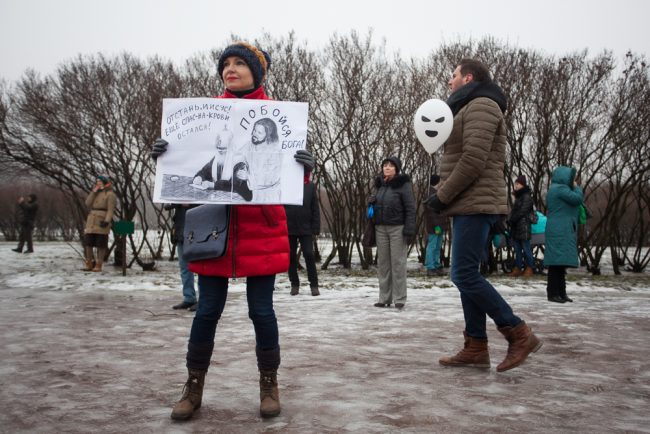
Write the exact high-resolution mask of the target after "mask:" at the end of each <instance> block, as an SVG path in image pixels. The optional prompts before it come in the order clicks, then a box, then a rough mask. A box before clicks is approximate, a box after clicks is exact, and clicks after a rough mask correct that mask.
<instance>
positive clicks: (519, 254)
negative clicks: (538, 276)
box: [512, 240, 535, 270]
mask: <svg viewBox="0 0 650 434" xmlns="http://www.w3.org/2000/svg"><path fill="white" fill-rule="evenodd" d="M512 241H513V244H514V246H515V266H516V267H519V269H521V270H523V269H524V268H526V267H530V268H533V267H534V265H535V260H534V259H533V250H532V249H531V247H530V240H512ZM524 261H525V262H524Z"/></svg>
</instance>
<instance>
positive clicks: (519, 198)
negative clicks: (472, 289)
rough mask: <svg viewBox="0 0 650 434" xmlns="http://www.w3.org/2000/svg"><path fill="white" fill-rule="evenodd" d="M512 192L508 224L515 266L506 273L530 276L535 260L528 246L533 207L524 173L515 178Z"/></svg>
mask: <svg viewBox="0 0 650 434" xmlns="http://www.w3.org/2000/svg"><path fill="white" fill-rule="evenodd" d="M512 194H513V195H514V197H515V203H514V204H513V205H512V210H511V211H510V217H509V218H508V224H509V225H510V236H511V237H512V241H513V244H514V248H515V267H514V268H513V269H512V272H510V273H509V274H508V275H509V276H513V277H517V276H522V277H531V276H532V275H533V274H534V272H533V266H534V265H535V260H534V259H533V250H532V248H531V247H530V235H531V232H530V216H531V214H532V213H533V212H534V211H533V210H534V208H535V207H534V205H533V198H532V196H531V195H530V188H529V187H528V185H526V177H525V176H524V175H519V176H518V177H517V179H516V180H515V185H514V191H513V193H512Z"/></svg>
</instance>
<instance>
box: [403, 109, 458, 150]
mask: <svg viewBox="0 0 650 434" xmlns="http://www.w3.org/2000/svg"><path fill="white" fill-rule="evenodd" d="M453 126H454V115H453V114H452V113H451V109H450V108H449V106H448V105H447V103H446V102H444V101H442V100H439V99H430V100H427V101H425V102H423V103H422V104H421V105H420V107H419V108H418V109H417V111H416V112H415V116H414V117H413V127H414V128H415V135H416V137H417V139H418V141H419V142H420V143H421V144H422V146H423V147H424V149H425V150H426V151H427V152H428V153H429V154H432V153H434V152H436V150H437V149H438V148H440V147H441V146H442V145H443V143H445V141H446V140H447V138H448V137H449V135H450V134H451V130H452V129H453Z"/></svg>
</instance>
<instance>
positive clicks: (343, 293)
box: [0, 243, 650, 433]
mask: <svg viewBox="0 0 650 434" xmlns="http://www.w3.org/2000/svg"><path fill="white" fill-rule="evenodd" d="M12 247H14V244H13V243H0V261H1V263H2V264H3V265H2V268H1V269H0V297H1V299H0V352H1V356H0V400H1V402H2V404H1V405H0V408H1V410H0V432H7V433H15V432H25V433H27V432H29V433H33V432H43V433H45V432H47V433H50V432H52V433H54V432H56V433H58V432H75V433H76V432H78V433H87V432H188V433H189V432H234V433H252V432H291V433H309V432H314V433H316V432H317V433H326V432H359V433H374V432H378V433H379V432H414V433H415V432H418V433H420V432H504V431H505V432H569V431H578V432H621V433H622V432H650V417H649V416H648V415H647V413H648V410H647V409H648V408H650V405H649V404H650V339H649V338H648V334H649V332H650V277H649V276H648V275H647V274H644V275H641V276H637V275H632V274H626V275H624V276H622V277H616V276H612V275H611V273H609V274H610V275H606V276H603V277H598V278H592V277H590V276H588V275H587V274H586V273H585V272H584V270H576V271H572V272H571V274H570V275H569V283H568V293H569V295H570V296H571V297H572V298H573V299H574V300H575V302H574V303H566V304H563V305H558V304H555V303H549V302H547V301H546V293H545V284H546V282H545V280H544V278H543V277H542V276H537V277H535V278H533V279H531V280H522V279H513V278H508V277H505V276H503V275H501V274H499V275H496V276H493V277H491V278H490V279H491V281H492V282H493V284H494V285H495V286H496V287H497V289H498V290H499V291H500V292H501V293H502V294H503V295H504V297H505V298H506V299H507V300H508V301H509V302H510V303H511V305H512V306H513V308H514V310H515V313H517V314H518V315H519V316H521V317H522V318H523V319H525V320H526V321H527V322H528V323H529V324H530V325H531V326H532V327H533V329H534V330H535V332H536V333H537V334H538V336H539V337H540V338H542V339H543V340H544V346H543V347H542V349H541V350H540V351H539V352H538V353H536V354H534V355H532V356H531V357H530V358H529V360H528V361H527V362H526V363H525V364H524V365H522V366H521V367H519V368H517V369H514V370H512V371H508V372H506V373H499V374H497V373H496V371H495V370H494V366H496V365H497V364H498V363H499V362H500V361H501V359H502V358H503V357H504V355H505V351H506V343H505V341H504V340H503V338H502V337H501V336H500V334H499V333H498V332H497V331H496V329H494V328H493V326H492V325H490V331H489V335H490V336H489V337H490V350H491V357H492V364H493V367H492V369H490V370H474V369H454V368H443V367H441V366H439V365H438V363H437V360H438V358H439V357H441V356H443V355H447V354H450V353H455V352H456V351H457V350H458V349H459V348H460V345H461V344H462V329H463V318H462V312H461V309H460V302H459V298H458V292H457V290H456V288H455V287H454V286H453V284H452V283H451V282H450V281H449V280H448V279H447V278H440V277H437V278H427V277H426V276H425V274H424V273H423V272H422V271H421V269H420V266H419V265H418V264H417V263H416V262H415V260H414V259H413V260H411V261H410V263H409V278H408V301H407V304H406V308H405V309H404V310H402V311H397V310H395V309H392V308H391V309H378V308H375V307H373V306H372V304H373V303H374V302H375V301H377V300H376V299H377V292H378V290H377V280H376V276H375V274H374V273H375V272H374V271H368V272H365V271H362V270H359V269H355V270H352V271H351V272H346V271H345V270H342V269H336V268H335V269H333V270H328V271H324V272H323V271H321V272H320V274H319V277H320V280H321V293H322V296H320V297H312V296H311V295H309V290H308V286H307V282H306V277H305V276H304V275H301V277H302V278H303V280H304V286H303V290H302V291H303V292H301V294H300V295H298V296H295V297H291V296H290V295H289V284H288V280H287V277H286V275H281V276H278V278H277V281H276V287H277V291H276V295H275V308H276V313H277V315H278V319H279V324H280V339H281V347H282V366H281V367H280V371H279V381H280V396H281V401H282V414H281V415H280V417H278V418H275V419H273V420H269V421H265V420H262V419H260V418H259V416H258V412H257V410H258V405H259V402H258V388H257V378H258V377H257V372H256V365H255V356H254V335H253V329H252V326H251V323H250V320H249V319H248V317H247V309H246V300H245V293H244V282H243V280H237V281H234V282H232V284H231V291H230V294H229V299H228V304H227V306H226V310H225V312H224V315H223V317H222V320H221V322H220V324H219V329H218V332H217V339H216V345H215V352H214V356H213V362H212V366H211V368H210V372H209V373H208V377H207V380H206V389H205V393H204V399H203V407H202V408H201V410H200V411H199V412H198V414H197V415H196V417H195V418H194V419H192V420H191V421H189V422H186V423H174V422H172V421H171V420H170V419H169V413H170V410H171V406H172V405H173V403H174V402H175V401H176V400H177V399H178V398H179V396H180V391H181V388H182V385H183V383H184V381H185V378H186V377H185V375H186V374H185V368H184V356H185V348H186V341H187V336H188V333H189V327H190V325H191V321H192V314H191V313H190V312H186V311H183V312H179V311H173V310H172V309H171V305H172V304H175V303H177V302H179V301H180V300H181V292H180V285H179V278H178V273H177V263H176V262H168V261H163V262H159V263H158V264H157V267H158V270H157V271H155V272H143V271H141V270H140V269H139V268H138V269H136V268H134V269H130V270H127V275H126V276H122V273H121V269H115V268H113V267H111V266H108V267H106V268H105V271H104V272H102V273H84V272H82V271H80V268H81V265H82V264H81V259H80V258H79V256H78V254H77V253H76V252H75V250H74V249H73V248H72V246H69V245H67V244H66V243H37V245H36V247H35V248H36V253H34V254H31V255H25V254H16V253H14V252H12V251H11V250H10V249H11V248H12ZM74 247H76V248H78V247H77V246H76V245H75V246H74ZM604 271H605V273H606V274H607V269H605V270H604Z"/></svg>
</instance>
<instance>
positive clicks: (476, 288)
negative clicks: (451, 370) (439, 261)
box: [451, 214, 521, 339]
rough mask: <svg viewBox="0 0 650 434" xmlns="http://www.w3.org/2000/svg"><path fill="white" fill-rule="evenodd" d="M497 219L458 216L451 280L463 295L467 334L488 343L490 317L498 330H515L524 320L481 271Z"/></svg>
mask: <svg viewBox="0 0 650 434" xmlns="http://www.w3.org/2000/svg"><path fill="white" fill-rule="evenodd" d="M497 218H498V216H497V215H490V214H474V215H459V216H454V218H453V226H452V243H451V280H452V282H454V285H456V286H457V287H458V290H459V291H460V300H461V303H462V305H463V314H464V315H465V332H466V333H467V334H468V335H469V336H471V337H473V338H479V339H486V338H487V333H486V324H485V323H486V317H487V316H489V317H490V318H492V320H493V321H494V322H495V324H496V325H497V327H505V326H511V327H514V326H516V325H517V324H519V323H520V322H521V319H520V318H519V317H517V316H515V314H514V313H512V309H511V308H510V306H509V305H508V303H506V301H505V300H504V299H503V297H501V295H500V294H499V293H498V292H497V290H496V289H494V287H493V286H492V285H491V284H490V282H488V281H487V280H486V279H485V278H484V277H483V276H482V275H481V272H480V270H479V267H480V264H481V256H482V255H483V251H484V250H485V246H486V244H487V240H488V236H489V233H490V227H491V226H492V225H493V224H494V223H495V222H496V221H497Z"/></svg>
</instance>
